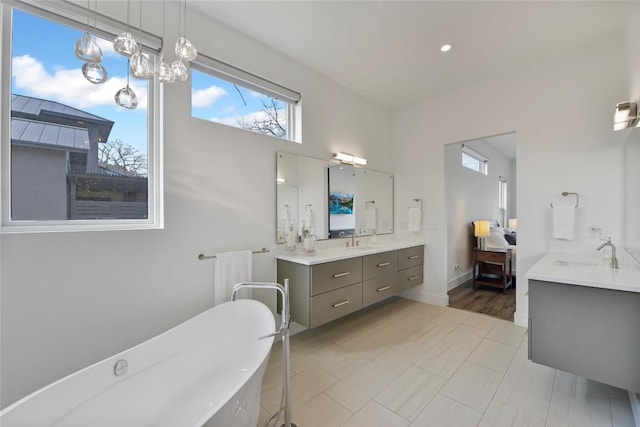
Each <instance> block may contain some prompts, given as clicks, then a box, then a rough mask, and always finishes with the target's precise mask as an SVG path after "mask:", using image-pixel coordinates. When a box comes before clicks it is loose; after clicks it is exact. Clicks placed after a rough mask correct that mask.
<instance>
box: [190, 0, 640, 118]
mask: <svg viewBox="0 0 640 427" xmlns="http://www.w3.org/2000/svg"><path fill="white" fill-rule="evenodd" d="M632 5H633V2H630V1H627V2H624V1H623V2H619V1H392V0H387V1H382V0H378V1H307V0H297V1H265V0H262V1H191V2H189V6H190V8H193V9H195V10H196V11H197V12H198V13H202V14H206V15H208V16H210V17H211V18H212V19H214V20H216V21H218V22H220V23H222V24H224V25H226V26H228V27H231V28H233V29H235V30H237V31H238V32H240V33H244V34H245V35H247V36H249V37H251V38H253V39H256V40H259V41H260V42H261V43H263V44H265V45H267V46H269V47H270V48H272V49H274V50H276V51H280V52H282V53H283V54H285V55H287V56H289V57H291V58H293V59H295V60H297V61H299V62H301V63H303V64H305V65H306V66H308V67H310V68H312V69H314V70H316V71H318V72H320V73H322V74H324V75H325V76H327V77H329V78H330V79H332V80H334V81H337V82H338V83H340V84H342V85H344V86H346V87H347V88H349V89H351V90H353V91H355V92H357V93H359V94H360V95H362V96H363V97H365V98H367V99H369V100H371V101H373V102H374V103H376V104H378V105H380V106H383V107H387V108H390V109H396V108H402V107H404V106H407V105H410V104H413V103H416V102H420V101H423V100H425V99H427V98H429V97H432V96H435V95H438V94H441V93H445V92H449V91H452V90H454V89H456V88H461V87H464V86H467V85H471V84H474V83H477V82H480V81H484V80H487V79H491V78H495V77H500V76H502V75H504V74H506V73H509V72H513V71H514V70H518V69H522V68H525V67H527V66H530V65H532V64H535V63H538V62H541V61H545V60H551V59H553V58H558V57H561V56H562V55H564V54H565V53H567V52H570V51H575V50H577V49H587V48H588V47H589V46H593V45H594V44H600V43H605V42H606V41H612V40H614V39H615V38H618V39H619V38H621V37H623V36H624V32H625V30H626V25H627V22H628V16H627V15H628V13H630V11H631V10H632ZM446 42H447V43H451V44H453V49H452V50H451V51H450V52H448V53H446V54H443V53H441V52H440V46H441V45H442V44H443V43H446ZM618 43H619V41H618Z"/></svg>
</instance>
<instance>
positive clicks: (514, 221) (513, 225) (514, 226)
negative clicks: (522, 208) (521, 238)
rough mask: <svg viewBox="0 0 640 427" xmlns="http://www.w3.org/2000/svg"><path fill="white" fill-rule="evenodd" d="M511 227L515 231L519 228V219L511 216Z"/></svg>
mask: <svg viewBox="0 0 640 427" xmlns="http://www.w3.org/2000/svg"><path fill="white" fill-rule="evenodd" d="M509 228H510V229H511V230H514V231H515V230H517V229H518V220H517V219H516V218H509Z"/></svg>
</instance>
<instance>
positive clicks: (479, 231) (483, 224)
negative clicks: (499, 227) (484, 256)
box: [473, 219, 489, 251]
mask: <svg viewBox="0 0 640 427" xmlns="http://www.w3.org/2000/svg"><path fill="white" fill-rule="evenodd" d="M473 225H474V235H475V236H476V237H477V238H478V243H477V245H476V246H477V247H478V249H480V250H481V251H484V250H486V249H487V243H486V242H485V238H486V237H489V221H487V220H486V219H481V220H478V221H475V222H474V223H473Z"/></svg>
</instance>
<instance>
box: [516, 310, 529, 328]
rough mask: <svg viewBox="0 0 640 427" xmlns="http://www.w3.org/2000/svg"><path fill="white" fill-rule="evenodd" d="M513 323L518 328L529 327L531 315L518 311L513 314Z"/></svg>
mask: <svg viewBox="0 0 640 427" xmlns="http://www.w3.org/2000/svg"><path fill="white" fill-rule="evenodd" d="M513 323H515V324H516V325H518V326H524V327H525V328H528V327H529V313H528V312H526V313H524V312H522V311H517V310H516V312H515V313H513Z"/></svg>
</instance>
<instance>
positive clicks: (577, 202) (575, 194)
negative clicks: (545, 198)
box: [549, 191, 580, 208]
mask: <svg viewBox="0 0 640 427" xmlns="http://www.w3.org/2000/svg"><path fill="white" fill-rule="evenodd" d="M569 194H573V195H574V196H576V208H577V207H578V206H580V195H579V194H578V193H569V192H567V191H563V192H562V195H563V196H565V197H566V196H568V195H569ZM549 205H550V206H551V207H553V203H549Z"/></svg>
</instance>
